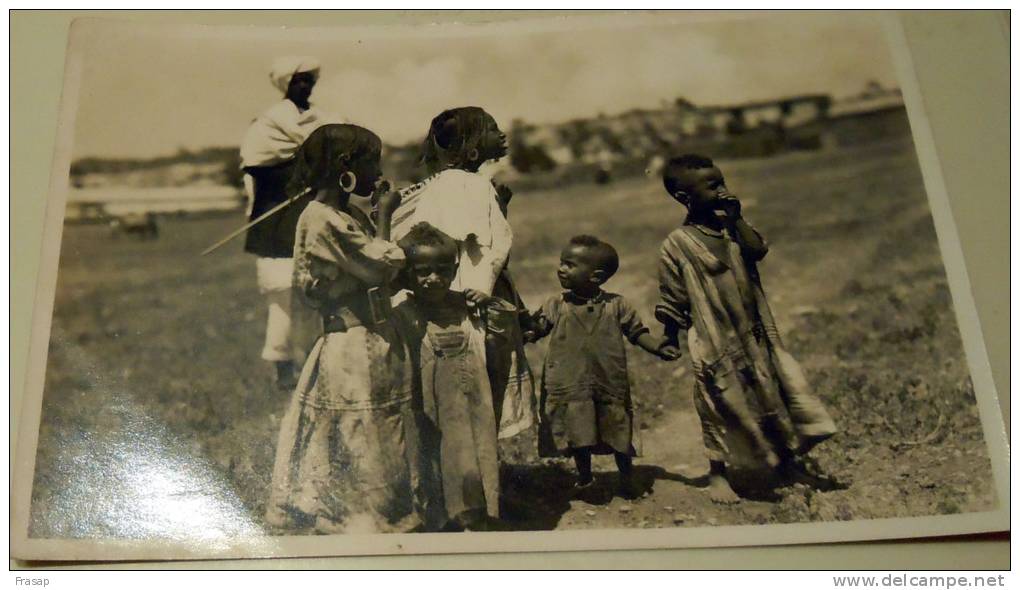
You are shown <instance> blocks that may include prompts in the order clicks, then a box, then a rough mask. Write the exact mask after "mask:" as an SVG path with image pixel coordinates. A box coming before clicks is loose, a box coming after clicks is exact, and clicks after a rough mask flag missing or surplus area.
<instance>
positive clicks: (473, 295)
mask: <svg viewBox="0 0 1020 590" xmlns="http://www.w3.org/2000/svg"><path fill="white" fill-rule="evenodd" d="M464 298H465V299H467V300H468V303H470V304H472V305H474V306H476V307H482V306H484V305H485V304H487V303H488V302H489V300H490V299H491V297H489V296H488V295H486V294H485V293H482V292H481V291H479V290H477V289H464Z"/></svg>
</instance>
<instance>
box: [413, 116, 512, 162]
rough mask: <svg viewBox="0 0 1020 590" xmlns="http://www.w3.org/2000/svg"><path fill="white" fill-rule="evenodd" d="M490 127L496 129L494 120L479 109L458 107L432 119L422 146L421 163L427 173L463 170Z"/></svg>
mask: <svg viewBox="0 0 1020 590" xmlns="http://www.w3.org/2000/svg"><path fill="white" fill-rule="evenodd" d="M490 124H491V126H495V119H493V118H492V115H490V114H489V113H487V112H485V109H483V108H481V107H459V108H455V109H448V110H445V111H443V112H441V113H439V114H438V115H436V116H435V118H433V119H432V123H431V124H430V125H429V132H428V134H427V135H426V137H425V143H424V144H423V145H422V151H421V152H422V153H421V160H422V163H424V164H425V167H426V168H427V169H428V171H429V173H430V174H434V173H436V172H439V171H441V170H442V169H443V168H444V167H452V168H461V167H464V166H465V165H467V164H468V163H469V162H470V161H471V158H470V157H469V155H470V154H471V152H472V151H475V152H476V153H477V150H478V148H479V145H480V144H481V142H482V138H483V136H484V134H485V131H486V129H487V128H489V127H490ZM477 157H482V155H481V154H479V155H478V156H477Z"/></svg>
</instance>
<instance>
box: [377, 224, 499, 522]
mask: <svg viewBox="0 0 1020 590" xmlns="http://www.w3.org/2000/svg"><path fill="white" fill-rule="evenodd" d="M399 244H400V246H401V247H402V248H403V249H404V253H405V255H406V259H407V267H406V268H405V281H406V282H407V286H408V287H409V288H410V290H411V295H410V296H409V297H408V298H407V299H406V300H405V301H403V302H401V303H400V304H399V305H398V306H397V308H396V309H395V310H394V312H395V314H396V316H397V317H398V318H399V320H400V323H401V324H402V325H403V328H402V331H403V332H404V333H405V334H407V337H408V339H409V344H410V350H411V355H412V359H413V363H412V364H413V366H414V367H415V368H416V369H417V374H416V377H415V379H414V382H415V384H416V386H417V387H419V388H420V389H419V392H418V393H419V395H417V396H416V398H417V400H418V401H417V403H420V406H421V407H420V408H419V413H420V414H419V415H420V417H421V424H420V428H419V432H420V436H421V458H422V460H423V468H422V473H423V476H422V478H423V479H422V481H423V485H422V487H423V490H424V493H423V497H424V505H425V509H424V512H425V521H426V526H427V527H428V528H430V529H433V530H436V529H446V530H450V529H453V530H458V529H464V528H467V529H475V530H479V529H485V528H487V527H488V525H489V524H491V523H492V519H495V518H498V517H499V456H498V445H497V432H498V428H497V423H496V412H495V411H494V408H493V397H492V391H491V389H490V385H489V378H488V373H487V372H486V366H485V346H486V339H489V340H490V342H495V341H498V340H499V339H501V338H505V337H506V336H507V335H506V331H505V330H501V329H500V326H505V325H506V324H507V323H508V322H507V318H516V313H517V308H516V307H515V306H513V305H511V304H509V303H508V302H506V301H504V300H502V299H499V298H495V297H491V296H487V295H485V294H483V293H481V292H480V291H475V290H472V289H466V290H465V291H463V292H457V291H451V290H450V285H451V283H452V282H453V280H454V277H455V276H456V274H457V265H458V253H457V243H456V241H454V240H453V239H452V238H450V237H449V236H447V235H446V234H444V233H442V232H440V231H439V230H438V229H436V228H435V227H433V226H431V225H429V224H428V223H424V222H423V223H419V224H417V225H415V226H414V227H413V228H412V229H411V230H410V231H409V232H408V233H407V234H406V235H405V236H404V237H403V238H402V239H401V240H400V242H399Z"/></svg>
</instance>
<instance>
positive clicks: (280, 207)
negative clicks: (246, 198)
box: [201, 189, 310, 256]
mask: <svg viewBox="0 0 1020 590" xmlns="http://www.w3.org/2000/svg"><path fill="white" fill-rule="evenodd" d="M309 192H310V189H305V190H303V191H301V192H300V193H298V194H297V195H295V196H293V197H291V198H289V199H287V200H286V201H284V202H282V203H280V204H279V205H277V206H275V207H273V208H272V209H270V210H269V211H266V212H265V213H263V214H262V215H259V216H258V217H256V218H255V219H252V220H251V221H249V222H248V223H246V224H244V225H242V226H241V227H239V228H238V229H235V230H234V231H232V232H230V233H229V234H227V237H225V238H223V239H222V240H220V241H218V242H216V243H215V244H213V245H212V246H209V247H208V248H206V249H205V250H204V251H203V252H202V254H201V256H205V255H206V254H209V253H210V252H212V251H214V250H216V249H218V248H219V247H220V246H222V245H224V244H226V243H227V242H229V241H230V240H233V239H234V238H236V237H237V236H239V235H241V234H243V233H244V232H246V231H248V230H249V229H251V228H253V227H255V226H256V225H258V224H260V223H262V222H263V221H265V220H266V219H268V218H270V217H272V216H273V215H275V214H276V213H278V212H280V211H282V210H283V209H285V208H287V207H288V206H290V205H292V204H294V202H295V201H297V200H298V199H300V198H301V197H303V196H305V195H307V194H308V193H309Z"/></svg>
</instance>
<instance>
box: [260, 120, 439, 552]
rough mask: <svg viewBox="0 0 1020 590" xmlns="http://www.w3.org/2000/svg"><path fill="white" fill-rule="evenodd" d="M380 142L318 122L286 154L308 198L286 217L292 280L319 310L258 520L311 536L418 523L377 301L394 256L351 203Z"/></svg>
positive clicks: (393, 364) (391, 333)
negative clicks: (291, 237)
mask: <svg viewBox="0 0 1020 590" xmlns="http://www.w3.org/2000/svg"><path fill="white" fill-rule="evenodd" d="M381 148H382V143H381V141H380V140H379V138H378V137H377V136H376V135H375V134H373V133H372V132H371V131H368V130H367V129H363V128H361V127H357V126H354V125H326V126H324V127H320V128H319V129H318V130H316V131H315V132H314V133H312V134H311V135H310V136H309V138H308V140H307V141H305V143H304V144H303V145H302V147H301V149H300V151H299V153H298V169H297V171H296V172H295V176H294V179H293V181H292V183H291V187H290V193H291V194H298V193H300V192H302V191H304V190H306V189H307V190H310V191H311V192H312V194H314V195H315V197H314V200H313V201H312V202H311V203H309V204H308V206H307V207H306V209H305V211H304V212H303V213H302V214H301V218H300V220H299V221H298V230H297V240H296V243H295V248H294V254H295V269H294V272H295V277H294V283H295V285H296V286H297V287H298V288H299V290H300V292H301V293H302V294H303V296H304V297H305V298H306V299H307V300H308V302H309V304H310V305H312V306H313V307H315V308H317V309H318V310H319V312H320V313H321V314H322V318H323V325H324V332H325V333H324V334H323V335H322V336H321V337H320V338H319V339H318V341H317V342H316V343H315V346H314V347H313V348H312V351H311V353H310V355H309V357H308V360H307V361H306V362H305V365H304V370H303V371H302V372H301V377H300V379H299V380H298V386H297V389H296V390H295V391H294V394H293V398H292V401H291V404H290V407H289V409H288V410H287V413H286V415H285V416H284V418H283V421H282V424H281V427H280V438H279V443H278V446H277V451H276V464H275V467H274V468H273V479H272V490H271V493H270V499H269V505H268V508H267V515H266V519H267V521H268V522H269V523H270V524H271V525H274V526H278V527H288V528H294V527H297V528H314V529H315V530H316V531H317V532H322V533H343V532H390V531H407V530H410V529H413V528H415V527H417V526H418V525H419V524H420V519H419V511H418V508H419V503H418V501H417V500H416V489H417V487H418V484H417V482H418V475H417V474H418V469H417V466H418V464H419V459H418V456H417V450H418V436H417V429H416V425H415V417H414V416H415V414H414V410H413V408H412V368H411V364H410V362H409V355H408V351H407V347H406V344H405V339H404V338H403V336H401V335H400V334H399V333H398V331H397V329H396V325H395V324H396V322H394V321H392V318H391V317H390V316H391V314H390V312H389V310H388V307H387V306H386V305H382V304H381V303H385V302H388V285H389V283H390V281H391V280H392V279H393V278H394V277H395V276H396V275H397V273H398V271H399V270H400V269H401V268H402V267H403V265H404V253H403V251H402V250H401V249H400V248H399V247H398V246H397V245H396V244H394V243H392V242H389V241H387V239H386V238H387V232H388V227H387V226H388V223H389V219H390V216H391V215H392V211H393V209H394V208H395V206H396V202H395V201H394V200H393V199H392V197H384V198H381V199H380V202H379V208H380V232H379V233H376V229H375V227H374V226H373V225H372V223H371V221H369V218H368V216H367V215H365V214H364V213H362V212H361V211H360V210H359V209H358V208H357V207H355V206H353V204H352V201H354V200H356V199H361V198H362V196H364V195H370V194H371V193H372V192H373V190H374V187H375V185H376V182H377V181H378V180H379V177H380V169H379V160H380V153H381Z"/></svg>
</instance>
